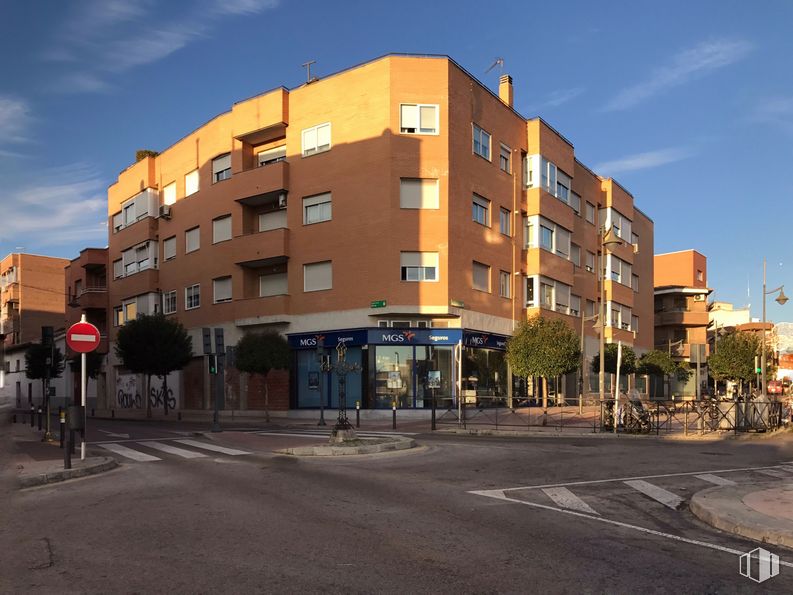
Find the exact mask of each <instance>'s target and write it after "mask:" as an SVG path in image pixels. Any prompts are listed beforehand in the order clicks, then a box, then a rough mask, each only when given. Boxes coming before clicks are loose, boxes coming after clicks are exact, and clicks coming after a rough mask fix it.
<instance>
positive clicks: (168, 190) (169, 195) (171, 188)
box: [162, 182, 176, 205]
mask: <svg viewBox="0 0 793 595" xmlns="http://www.w3.org/2000/svg"><path fill="white" fill-rule="evenodd" d="M175 202H176V182H171V183H170V184H167V185H166V186H164V187H163V189H162V204H164V205H172V204H174V203H175Z"/></svg>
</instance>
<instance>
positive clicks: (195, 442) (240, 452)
mask: <svg viewBox="0 0 793 595" xmlns="http://www.w3.org/2000/svg"><path fill="white" fill-rule="evenodd" d="M174 442H178V443H179V444H184V445H186V446H193V447H195V448H203V449H204V450H211V451H213V452H219V453H223V454H225V455H231V456H239V455H249V454H251V453H250V452H248V451H247V450H237V449H236V448H226V447H225V446H218V445H217V444H209V443H208V442H199V441H198V440H190V439H189V438H181V439H179V440H174Z"/></svg>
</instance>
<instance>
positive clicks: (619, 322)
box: [606, 300, 633, 331]
mask: <svg viewBox="0 0 793 595" xmlns="http://www.w3.org/2000/svg"><path fill="white" fill-rule="evenodd" d="M615 312H616V313H617V316H616V317H615V316H614V313H615ZM632 316H633V311H632V310H631V308H630V306H625V305H623V304H620V303H619V302H614V301H611V300H609V301H607V302H606V326H610V327H612V328H618V329H622V330H624V331H630V330H632V329H631V322H632ZM615 318H616V320H615Z"/></svg>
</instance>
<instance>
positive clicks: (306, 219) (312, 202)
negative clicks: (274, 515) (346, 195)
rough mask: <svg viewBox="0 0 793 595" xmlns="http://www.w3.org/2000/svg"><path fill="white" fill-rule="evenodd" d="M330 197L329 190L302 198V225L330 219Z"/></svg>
mask: <svg viewBox="0 0 793 595" xmlns="http://www.w3.org/2000/svg"><path fill="white" fill-rule="evenodd" d="M331 203H332V198H331V194H330V192H326V193H324V194H317V195H316V196H307V197H306V198H304V199H303V225H311V224H313V223H321V222H322V221H330V220H331V217H332V212H331V206H332V205H331Z"/></svg>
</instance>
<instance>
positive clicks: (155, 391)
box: [149, 371, 181, 410]
mask: <svg viewBox="0 0 793 595" xmlns="http://www.w3.org/2000/svg"><path fill="white" fill-rule="evenodd" d="M180 385H181V373H180V372H178V371H177V372H171V373H170V374H168V394H167V395H163V391H162V376H152V379H151V386H150V387H149V404H150V405H151V407H152V409H158V408H159V409H163V408H165V400H166V399H167V402H168V409H169V410H170V409H176V408H177V407H178V406H179V386H180Z"/></svg>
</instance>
